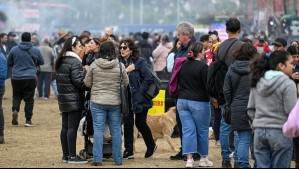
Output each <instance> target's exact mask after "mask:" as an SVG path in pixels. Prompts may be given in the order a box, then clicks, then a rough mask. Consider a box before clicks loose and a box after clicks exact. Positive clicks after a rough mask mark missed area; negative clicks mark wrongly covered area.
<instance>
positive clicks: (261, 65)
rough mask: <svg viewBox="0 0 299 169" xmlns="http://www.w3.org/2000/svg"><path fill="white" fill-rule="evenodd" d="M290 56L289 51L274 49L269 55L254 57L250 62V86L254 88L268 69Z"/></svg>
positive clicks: (273, 68) (283, 61)
mask: <svg viewBox="0 0 299 169" xmlns="http://www.w3.org/2000/svg"><path fill="white" fill-rule="evenodd" d="M289 57H291V55H290V53H289V52H286V51H274V52H273V53H271V55H262V56H258V57H256V58H255V59H254V60H253V62H252V63H251V64H250V66H249V69H250V79H251V81H250V86H251V87H252V88H255V87H256V85H257V83H258V82H259V80H260V79H261V78H262V77H263V76H264V74H265V73H266V72H267V71H268V70H276V67H277V65H278V64H279V63H282V64H285V63H286V61H287V60H288V59H289Z"/></svg>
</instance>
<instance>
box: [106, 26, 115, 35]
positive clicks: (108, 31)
mask: <svg viewBox="0 0 299 169" xmlns="http://www.w3.org/2000/svg"><path fill="white" fill-rule="evenodd" d="M105 34H106V36H107V37H109V36H110V35H112V34H113V27H109V28H108V29H106V31H105Z"/></svg>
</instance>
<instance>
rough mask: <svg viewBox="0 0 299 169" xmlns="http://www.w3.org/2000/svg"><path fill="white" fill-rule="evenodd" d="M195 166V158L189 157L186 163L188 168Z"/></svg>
mask: <svg viewBox="0 0 299 169" xmlns="http://www.w3.org/2000/svg"><path fill="white" fill-rule="evenodd" d="M193 167H194V160H193V159H188V160H187V163H186V168H193Z"/></svg>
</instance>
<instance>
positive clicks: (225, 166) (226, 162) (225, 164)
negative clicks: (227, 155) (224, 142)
mask: <svg viewBox="0 0 299 169" xmlns="http://www.w3.org/2000/svg"><path fill="white" fill-rule="evenodd" d="M222 168H232V164H231V163H230V161H226V160H223V161H222Z"/></svg>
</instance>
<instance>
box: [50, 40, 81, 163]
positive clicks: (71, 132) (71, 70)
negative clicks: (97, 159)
mask: <svg viewBox="0 0 299 169" xmlns="http://www.w3.org/2000/svg"><path fill="white" fill-rule="evenodd" d="M82 48H83V47H82V44H81V42H80V41H79V38H78V37H76V36H74V37H71V38H69V39H67V40H66V42H65V44H64V46H63V48H62V50H61V52H60V54H59V56H58V58H57V61H56V64H55V70H56V81H57V89H58V104H59V110H60V112H61V116H62V129H61V133H60V139H61V146H62V152H63V156H62V162H63V163H70V164H86V163H87V161H86V160H83V159H80V158H79V157H78V156H77V155H76V142H77V130H78V127H79V123H80V120H81V117H82V110H83V109H84V107H83V105H84V90H85V89H86V87H85V85H84V82H83V80H84V77H85V73H84V71H83V67H82V60H81V58H80V57H79V54H80V52H81V51H82Z"/></svg>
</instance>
